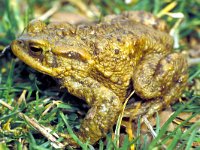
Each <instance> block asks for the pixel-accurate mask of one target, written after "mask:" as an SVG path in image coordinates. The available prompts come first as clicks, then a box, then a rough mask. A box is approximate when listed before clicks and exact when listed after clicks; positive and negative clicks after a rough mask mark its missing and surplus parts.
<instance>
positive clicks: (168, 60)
mask: <svg viewBox="0 0 200 150" xmlns="http://www.w3.org/2000/svg"><path fill="white" fill-rule="evenodd" d="M171 59H172V58H171V56H170V55H168V56H167V57H166V59H165V60H166V62H167V63H170V62H171Z"/></svg>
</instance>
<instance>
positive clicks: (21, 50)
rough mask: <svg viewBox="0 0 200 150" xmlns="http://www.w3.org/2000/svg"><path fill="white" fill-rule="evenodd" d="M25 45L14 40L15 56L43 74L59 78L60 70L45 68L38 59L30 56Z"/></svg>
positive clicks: (13, 49)
mask: <svg viewBox="0 0 200 150" xmlns="http://www.w3.org/2000/svg"><path fill="white" fill-rule="evenodd" d="M24 45H25V44H24V43H23V41H21V40H14V41H13V42H12V43H11V49H12V52H13V53H14V55H15V56H17V57H18V58H19V59H20V60H22V61H23V62H24V63H25V64H27V65H29V66H30V67H32V68H33V69H35V70H37V71H39V72H42V73H44V74H47V75H50V76H54V77H56V76H58V75H59V74H60V73H59V72H60V71H59V69H57V68H52V67H47V66H44V65H43V64H42V63H41V62H40V61H39V60H38V59H37V58H34V57H32V56H30V54H29V53H28V50H27V48H26V47H25V46H24Z"/></svg>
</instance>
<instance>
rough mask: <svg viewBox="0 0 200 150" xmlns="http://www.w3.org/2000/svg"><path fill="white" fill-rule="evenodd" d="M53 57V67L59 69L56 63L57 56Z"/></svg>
mask: <svg viewBox="0 0 200 150" xmlns="http://www.w3.org/2000/svg"><path fill="white" fill-rule="evenodd" d="M52 56H53V63H52V64H51V65H52V67H54V68H56V67H58V64H57V61H56V56H55V55H52Z"/></svg>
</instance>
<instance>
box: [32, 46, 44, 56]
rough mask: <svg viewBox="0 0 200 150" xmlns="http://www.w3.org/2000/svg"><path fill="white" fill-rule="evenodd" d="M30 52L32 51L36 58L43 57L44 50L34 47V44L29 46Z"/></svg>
mask: <svg viewBox="0 0 200 150" xmlns="http://www.w3.org/2000/svg"><path fill="white" fill-rule="evenodd" d="M29 50H30V52H31V54H33V55H36V56H39V55H41V54H42V51H43V50H42V48H40V47H37V46H34V45H32V44H29Z"/></svg>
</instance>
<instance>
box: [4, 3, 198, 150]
mask: <svg viewBox="0 0 200 150" xmlns="http://www.w3.org/2000/svg"><path fill="white" fill-rule="evenodd" d="M42 2H43V1H41V0H34V1H31V2H25V1H19V3H17V1H15V0H5V1H2V5H1V6H0V13H1V14H3V15H2V16H1V17H0V20H1V21H0V50H1V51H3V49H4V47H5V46H7V45H8V44H9V43H10V42H11V41H12V40H13V39H15V38H16V37H18V36H19V35H20V34H21V33H22V31H23V29H24V27H25V26H26V25H27V24H28V22H29V20H31V19H33V18H34V14H35V9H34V8H37V9H38V8H39V9H40V10H41V11H43V10H48V9H49V8H51V7H52V6H53V5H54V4H55V3H57V2H58V1H51V2H49V3H45V5H41V4H43V3H42ZM88 3H89V2H88ZM91 3H92V4H93V5H95V6H97V8H98V9H99V10H100V12H101V15H107V14H111V13H120V12H122V11H124V10H145V11H150V12H152V13H154V14H155V15H157V16H160V17H162V18H163V19H165V20H166V21H167V23H168V24H169V26H170V28H174V24H176V22H177V21H178V19H175V18H172V17H169V12H170V13H177V12H181V13H183V14H184V16H185V18H184V20H183V21H182V22H181V23H180V24H179V25H178V26H177V27H176V28H174V29H175V31H176V32H174V33H175V34H174V37H176V38H177V40H178V44H179V45H178V46H179V47H178V48H177V49H176V50H177V51H182V50H189V45H190V42H191V41H190V39H193V40H194V39H198V38H200V33H199V32H198V31H199V28H198V26H199V25H200V14H199V13H198V9H199V5H200V4H199V2H198V0H191V1H187V0H176V1H170V0H168V1H167V0H163V1H159V0H152V1H149V0H141V1H137V0H133V1H132V3H130V4H125V3H124V1H120V0H114V1H111V0H103V1H99V0H94V1H93V2H90V4H88V7H89V6H90V5H91ZM69 5H70V7H69ZM69 5H67V6H65V7H62V10H63V11H78V10H79V9H78V8H77V7H76V5H71V4H70V3H69ZM21 6H23V7H21ZM27 8H29V9H27ZM88 9H89V8H88ZM189 75H190V77H189V80H188V82H189V87H188V88H187V90H186V91H185V93H184V99H187V101H185V102H182V103H177V104H175V105H174V106H173V109H174V110H175V112H174V114H173V115H172V116H171V117H170V118H169V119H168V120H167V121H166V122H165V124H164V125H163V126H162V127H160V120H159V117H157V119H156V121H157V125H156V128H155V131H156V133H157V137H156V138H155V139H153V140H152V141H151V143H149V140H148V136H147V135H142V133H141V130H140V129H141V125H140V120H139V121H138V129H137V134H136V138H135V139H134V140H133V141H129V140H128V137H127V136H125V140H124V143H123V144H122V145H121V146H120V147H118V146H117V144H115V143H116V142H113V141H112V135H111V134H110V133H109V134H108V135H107V138H106V141H107V143H106V144H105V143H103V142H102V141H101V140H100V142H99V145H98V146H96V147H93V146H91V145H89V144H87V143H86V144H84V143H80V144H81V145H82V148H83V149H94V148H97V149H100V150H103V149H119V150H124V149H128V147H130V145H131V144H135V148H136V149H143V150H145V149H149V150H151V149H186V150H189V149H191V148H194V149H198V147H197V146H196V147H195V143H196V144H197V143H200V138H199V137H200V131H199V128H200V122H199V121H198V120H197V121H196V122H194V123H193V124H192V123H189V121H190V120H191V119H193V118H195V117H196V116H197V115H200V112H199V110H200V97H199V96H200V95H199V91H198V89H194V88H192V87H194V86H193V85H194V84H197V85H196V86H199V84H198V81H199V78H200V64H196V65H194V66H191V67H190V68H189ZM0 100H1V101H3V102H6V103H7V104H9V105H10V106H12V109H8V108H7V107H4V106H3V105H0V149H18V150H21V149H25V148H27V149H54V148H53V147H52V145H51V144H52V143H51V142H50V141H49V140H47V138H45V136H44V135H41V134H39V133H38V129H36V128H35V127H34V125H35V124H39V125H40V126H39V129H43V130H46V129H47V128H44V127H48V128H49V129H51V130H52V131H51V133H52V134H53V133H61V132H66V126H67V127H68V128H67V129H68V130H70V129H71V128H70V127H72V129H73V130H74V129H78V128H79V123H80V120H81V119H82V118H83V116H84V114H85V112H86V110H85V108H84V107H85V106H84V105H83V106H80V103H78V102H77V101H79V100H77V99H76V100H75V97H72V96H70V95H69V94H68V93H67V92H66V91H65V90H60V89H59V88H58V86H57V84H56V82H55V81H54V80H53V79H52V78H50V77H47V76H45V75H42V74H40V73H37V72H36V71H34V70H32V69H31V68H29V67H28V66H26V65H25V64H23V63H22V62H20V61H18V60H17V59H15V57H14V56H13V55H12V53H11V52H10V50H7V51H6V52H5V53H3V54H1V56H0ZM81 104H82V103H81ZM77 112H78V113H77ZM181 112H187V113H191V116H189V117H188V118H187V119H185V120H182V121H181V122H180V123H179V124H178V125H177V126H176V128H175V129H174V130H173V131H168V127H169V124H170V123H171V122H173V121H174V119H175V118H177V116H178V115H179V114H180V113H181ZM20 113H22V116H21V117H20V115H19V114H20ZM24 115H25V116H28V118H30V119H33V118H34V119H35V120H34V122H33V124H30V122H29V121H28V120H27V119H25V118H26V117H25V116H24ZM182 129H185V130H182ZM73 130H70V131H68V132H69V133H70V134H71V135H73V136H74V134H73V133H72V132H71V131H73ZM54 138H56V136H54ZM74 138H75V139H76V140H78V139H77V138H76V137H74ZM61 140H62V138H59V139H58V142H59V141H61ZM54 144H58V143H54ZM197 145H198V144H197Z"/></svg>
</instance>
